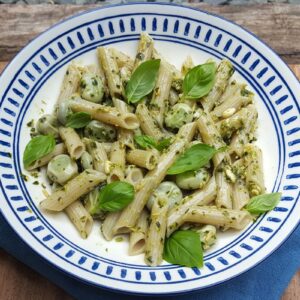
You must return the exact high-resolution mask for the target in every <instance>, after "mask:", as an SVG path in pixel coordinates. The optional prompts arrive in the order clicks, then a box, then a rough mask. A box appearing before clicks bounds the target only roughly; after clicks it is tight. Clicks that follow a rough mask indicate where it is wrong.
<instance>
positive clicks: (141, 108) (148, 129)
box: [135, 103, 164, 140]
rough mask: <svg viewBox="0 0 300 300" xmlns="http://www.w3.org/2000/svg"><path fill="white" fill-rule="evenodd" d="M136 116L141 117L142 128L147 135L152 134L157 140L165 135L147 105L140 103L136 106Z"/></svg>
mask: <svg viewBox="0 0 300 300" xmlns="http://www.w3.org/2000/svg"><path fill="white" fill-rule="evenodd" d="M135 113H136V116H137V117H138V119H139V122H140V126H141V129H142V130H143V132H144V133H145V134H146V135H149V136H152V137H154V138H155V139H157V140H160V139H161V138H163V137H164V134H163V133H162V132H161V130H160V128H159V127H158V125H157V123H156V121H154V119H153V118H152V116H151V114H150V112H149V110H148V108H147V106H146V105H145V104H144V103H140V104H139V105H138V106H137V108H136V112H135Z"/></svg>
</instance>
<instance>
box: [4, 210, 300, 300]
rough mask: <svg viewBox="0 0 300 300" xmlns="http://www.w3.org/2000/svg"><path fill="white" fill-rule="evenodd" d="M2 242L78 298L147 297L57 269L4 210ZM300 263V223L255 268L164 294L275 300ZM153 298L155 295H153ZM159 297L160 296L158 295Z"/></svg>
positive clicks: (183, 298) (171, 299)
mask: <svg viewBox="0 0 300 300" xmlns="http://www.w3.org/2000/svg"><path fill="white" fill-rule="evenodd" d="M0 236H1V238H0V246H1V247H2V248H3V249H4V250H6V251H7V252H8V253H10V254H12V255H13V256H14V257H16V258H17V259H18V260H20V261H22V262H23V263H25V264H26V265H28V266H29V267H31V268H32V269H34V270H35V271H37V272H39V273H40V274H42V275H43V276H45V277H47V278H48V279H49V280H51V281H52V282H54V283H55V284H56V285H58V286H60V287H61V288H63V289H64V290H65V291H66V292H67V293H68V294H70V295H72V296H73V297H74V298H76V299H84V300H89V299H97V300H104V299H105V300H119V299H122V300H139V299H145V297H139V296H131V295H121V294H117V293H112V292H108V291H106V290H103V289H100V288H96V287H93V286H90V285H87V284H84V283H82V282H80V281H78V280H76V279H74V278H71V277H69V276H68V275H66V274H64V273H63V272H61V271H59V270H57V269H55V268H54V267H52V266H51V265H49V264H48V263H47V262H46V261H44V260H43V259H42V258H41V257H39V256H38V255H37V254H36V253H35V252H33V251H32V250H31V249H30V248H29V247H28V246H27V245H26V244H25V243H24V242H23V241H22V240H21V239H20V238H19V237H18V236H17V235H16V234H15V233H14V231H13V230H12V229H11V228H10V226H9V225H8V224H7V222H6V221H5V219H4V218H3V216H2V214H1V213H0ZM299 267H300V226H298V228H297V229H296V230H295V231H294V233H293V234H292V235H291V236H290V238H289V239H288V240H287V241H286V242H285V243H284V244H283V245H282V246H281V247H280V248H279V249H277V250H276V251H275V252H274V253H273V254H272V255H271V256H270V257H269V258H267V259H266V260H265V261H264V262H262V263H261V264H259V265H258V266H256V267H255V268H253V269H252V270H250V271H248V272H246V273H244V274H242V275H240V276H239V277H237V278H234V279H232V280H230V281H228V282H227V283H224V284H221V285H219V286H217V287H213V288H210V289H207V290H204V291H200V292H194V293H192V294H185V295H180V296H167V297H160V298H163V299H165V300H179V299H180V300H198V299H205V300H220V299H222V300H227V299H228V300H229V299H230V300H235V299H236V300H240V299H243V300H248V299H249V300H250V299H251V300H255V299H263V300H268V299H270V300H274V299H280V296H281V295H282V293H283V292H284V290H285V288H286V287H287V285H288V283H289V281H290V280H291V278H292V276H293V275H294V274H295V272H296V271H297V269H298V268H299ZM152 298H153V297H152ZM158 298H159V297H157V298H156V299H158Z"/></svg>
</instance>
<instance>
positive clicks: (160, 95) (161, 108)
mask: <svg viewBox="0 0 300 300" xmlns="http://www.w3.org/2000/svg"><path fill="white" fill-rule="evenodd" d="M171 83H172V72H171V70H170V69H169V68H168V65H167V64H166V63H165V62H164V61H161V62H160V67H159V72H158V78H157V81H156V86H155V88H154V91H153V94H152V99H151V102H150V109H151V114H152V116H153V118H155V120H156V121H157V123H158V125H159V126H160V127H161V128H162V127H163V122H164V113H165V111H166V108H167V104H168V99H169V94H170V89H171Z"/></svg>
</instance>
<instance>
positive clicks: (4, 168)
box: [0, 3, 300, 294]
mask: <svg viewBox="0 0 300 300" xmlns="http://www.w3.org/2000/svg"><path fill="white" fill-rule="evenodd" d="M141 31H147V32H148V33H149V34H150V35H151V36H152V37H153V38H154V39H155V44H156V47H157V49H158V51H159V52H161V53H162V55H163V56H165V57H166V58H167V59H168V60H170V61H171V62H172V63H174V64H175V65H177V66H179V65H180V63H181V62H182V61H183V59H184V58H185V57H186V56H187V55H188V54H190V55H191V56H192V57H193V59H194V60H195V62H196V63H202V62H204V61H205V60H206V59H207V58H209V57H213V58H214V59H216V60H219V59H221V58H227V59H229V60H231V62H232V63H233V65H234V67H235V69H236V74H235V76H236V78H237V79H239V80H243V81H246V82H247V83H248V85H249V88H250V89H251V90H252V91H254V92H255V94H256V95H257V96H256V105H257V107H258V111H259V120H258V122H259V129H258V144H259V146H260V147H261V148H262V150H263V154H264V172H265V177H266V186H267V189H268V191H269V192H271V191H273V192H275V191H280V192H282V194H283V196H282V199H281V201H280V203H279V205H278V206H277V207H276V208H275V209H274V210H273V211H271V212H269V213H268V214H266V215H263V216H261V217H260V218H259V219H258V220H257V221H256V222H255V223H253V224H251V225H250V226H249V227H247V228H246V229H245V230H244V231H242V232H226V233H224V234H221V235H220V239H219V240H218V242H217V244H216V245H215V246H214V247H213V248H212V249H211V250H210V251H209V252H207V253H206V255H205V264H204V267H203V268H201V269H198V268H184V267H181V266H176V265H170V264H167V263H164V264H163V265H161V266H159V267H148V266H146V265H145V264H144V263H143V257H142V255H140V256H136V257H130V256H128V255H127V244H126V242H122V243H119V242H117V241H112V242H105V241H104V240H103V239H102V238H101V235H100V233H99V226H98V225H96V226H94V228H93V232H92V234H91V236H90V237H89V238H88V240H82V239H81V238H80V237H79V236H78V234H77V232H76V231H75V229H74V228H73V227H72V225H71V224H70V222H69V221H68V220H67V218H66V217H65V216H64V215H63V214H62V213H61V214H41V212H40V211H39V209H38V203H39V202H40V201H41V200H42V199H43V198H44V195H43V193H42V187H41V184H40V183H41V182H43V181H44V179H43V175H42V176H41V177H39V178H37V179H32V178H29V180H28V181H26V180H25V177H24V176H22V174H24V170H23V166H22V154H23V151H24V148H25V145H26V143H27V142H28V141H29V128H28V126H27V123H28V122H30V121H31V120H37V118H38V117H39V114H41V113H42V112H51V111H52V110H53V107H54V104H55V101H56V98H57V96H58V92H59V86H60V82H61V80H62V77H63V74H64V72H65V70H66V66H67V64H68V63H69V62H70V61H71V60H73V59H76V60H77V61H78V62H81V63H84V64H88V63H93V62H96V54H95V49H96V47H98V46H100V45H101V46H107V45H110V46H114V47H117V48H118V49H120V50H122V51H124V52H127V53H129V54H131V55H134V53H135V49H136V45H137V40H138V38H139V33H140V32H141ZM299 90H300V86H299V82H298V81H297V79H296V78H295V76H294V75H293V74H292V72H291V71H290V70H289V68H288V67H287V66H286V65H285V64H284V63H283V61H282V60H281V59H280V58H279V57H278V56H277V55H276V54H275V53H274V52H273V51H272V50H271V49H270V48H269V47H268V46H266V45H265V44H264V43H263V42H261V41H259V40H258V39H257V38H256V37H255V36H253V35H252V34H251V33H249V32H247V31H246V30H244V29H243V28H241V27H239V26H237V25H236V24H234V23H231V22H229V21H227V20H224V19H222V18H220V17H218V16H214V15H211V14H209V13H207V12H204V11H199V10H195V9H192V8H189V7H183V6H178V5H169V4H158V3H156V4H152V3H150V4H149V3H147V4H146V3H143V4H124V5H117V6H106V7H103V8H99V9H94V10H91V11H88V12H85V13H82V14H79V15H76V16H74V17H72V18H69V19H67V20H66V21H63V22H61V23H58V24H57V25H55V26H53V27H51V28H50V29H49V30H47V31H46V32H44V33H42V34H41V35H40V36H38V37H37V38H36V39H35V40H33V41H32V42H30V44H28V45H27V46H26V47H25V48H24V49H23V50H22V51H21V52H20V53H19V54H18V55H17V56H16V57H15V58H14V60H13V61H12V62H11V63H10V64H9V66H8V67H7V68H6V69H5V71H4V72H3V74H2V76H1V79H0V95H1V103H0V106H1V108H0V147H1V149H0V156H1V158H0V167H1V168H0V176H1V211H2V214H3V215H4V217H5V218H6V220H7V221H8V222H9V224H10V226H11V227H12V228H13V229H14V230H15V232H16V233H17V234H18V235H19V236H20V237H21V238H22V239H23V240H24V241H25V242H26V243H27V244H28V245H29V246H30V247H31V248H32V249H33V250H34V251H36V252H37V253H38V254H39V255H40V256H42V257H43V258H44V259H45V260H47V261H48V262H49V263H50V264H52V265H54V266H56V267H57V268H58V269H60V270H62V271H64V272H66V273H67V274H69V275H71V276H74V277H76V278H78V279H80V280H82V281H84V282H86V283H89V284H92V285H95V286H99V287H104V288H108V289H113V290H116V291H123V292H127V293H137V294H172V293H182V292H188V291H192V290H197V289H204V288H207V287H209V286H214V285H217V284H220V283H221V282H224V281H226V280H229V279H230V278H233V277H235V276H237V275H239V274H241V273H243V272H245V271H247V270H249V269H250V268H252V267H254V266H256V265H257V264H258V263H259V262H261V261H262V260H264V259H265V258H266V257H267V256H269V255H270V254H271V253H272V252H273V251H274V250H275V249H276V248H278V247H279V246H280V245H281V244H282V243H283V242H284V241H285V240H286V239H287V237H288V236H289V235H290V234H291V233H292V231H293V230H294V229H295V227H296V226H297V224H298V222H299V216H300V205H299V204H298V202H299V178H300V163H299V157H300V151H299V144H300V125H299ZM297 97H298V98H297ZM35 181H38V183H39V184H37V185H36V184H35V183H36V182H35Z"/></svg>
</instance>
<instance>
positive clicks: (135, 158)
mask: <svg viewBox="0 0 300 300" xmlns="http://www.w3.org/2000/svg"><path fill="white" fill-rule="evenodd" d="M126 160H127V161H128V162H129V163H131V164H134V165H136V166H139V167H142V168H146V169H148V170H153V169H154V168H155V166H156V165H157V161H158V153H157V152H156V151H152V150H147V151H146V150H140V149H135V150H131V151H129V152H128V153H127V155H126Z"/></svg>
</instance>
